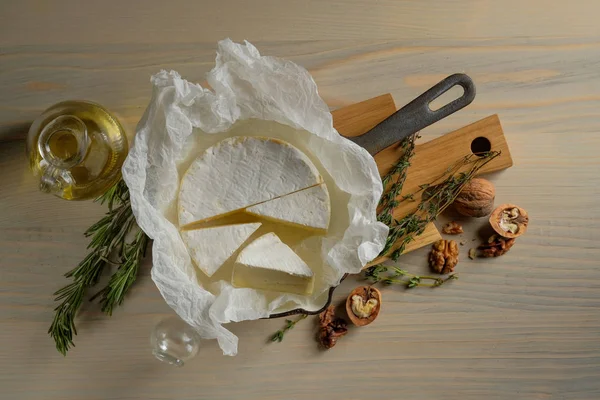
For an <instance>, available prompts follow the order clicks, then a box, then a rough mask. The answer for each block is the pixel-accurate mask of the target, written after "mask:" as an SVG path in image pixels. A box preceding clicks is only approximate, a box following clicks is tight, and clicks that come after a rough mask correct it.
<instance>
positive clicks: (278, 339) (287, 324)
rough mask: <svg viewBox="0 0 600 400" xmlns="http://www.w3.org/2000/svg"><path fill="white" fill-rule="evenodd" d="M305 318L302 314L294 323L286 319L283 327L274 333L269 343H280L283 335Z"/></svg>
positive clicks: (305, 315)
mask: <svg viewBox="0 0 600 400" xmlns="http://www.w3.org/2000/svg"><path fill="white" fill-rule="evenodd" d="M306 317H308V315H307V314H302V315H301V316H300V318H298V319H297V320H295V321H292V320H291V319H286V320H285V326H284V327H283V329H280V330H278V331H277V332H275V334H274V335H273V336H272V337H271V342H281V341H282V340H283V336H284V335H285V333H286V332H287V331H289V330H290V329H292V328H293V327H294V326H295V325H296V324H297V323H298V322H300V321H302V320H303V319H304V318H306Z"/></svg>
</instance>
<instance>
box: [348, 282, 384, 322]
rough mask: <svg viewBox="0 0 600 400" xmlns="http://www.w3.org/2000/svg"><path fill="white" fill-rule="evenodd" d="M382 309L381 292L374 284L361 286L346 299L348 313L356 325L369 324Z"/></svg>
mask: <svg viewBox="0 0 600 400" xmlns="http://www.w3.org/2000/svg"><path fill="white" fill-rule="evenodd" d="M380 309H381V292H379V290H377V289H375V288H374V287H372V286H359V287H357V288H356V289H354V290H353V291H352V293H350V295H349V296H348V298H347V299H346V313H348V317H349V318H350V321H352V323H353V324H354V325H356V326H365V325H369V324H370V323H371V322H373V321H374V320H375V318H377V316H378V315H379V310H380Z"/></svg>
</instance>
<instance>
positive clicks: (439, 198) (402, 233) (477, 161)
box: [379, 151, 500, 261]
mask: <svg viewBox="0 0 600 400" xmlns="http://www.w3.org/2000/svg"><path fill="white" fill-rule="evenodd" d="M499 155H500V152H499V151H490V152H487V153H482V154H477V155H475V154H469V155H466V156H464V157H463V158H461V159H460V160H458V161H457V162H455V163H454V164H452V165H451V166H449V167H448V168H447V169H446V171H445V172H444V173H443V174H442V175H441V176H440V177H439V178H437V179H436V180H434V181H433V182H431V183H426V184H422V185H420V187H419V189H418V190H417V191H416V192H414V193H410V194H407V195H404V196H403V197H402V198H400V199H399V200H397V202H398V204H399V203H401V202H402V201H406V200H407V199H414V197H415V196H416V194H418V193H420V192H423V195H422V197H421V201H420V202H419V205H418V206H417V208H416V210H415V211H413V212H412V213H410V214H408V215H406V216H404V217H403V218H401V219H399V220H396V219H393V218H392V219H391V223H389V224H387V225H388V226H389V227H390V232H389V234H388V237H387V240H386V243H385V246H384V248H383V250H382V251H381V253H380V254H379V256H385V255H388V254H389V253H390V251H391V254H390V258H391V259H392V260H394V261H395V260H397V259H398V257H399V256H400V255H401V254H402V253H403V252H404V250H405V249H406V245H408V244H409V243H410V242H412V241H413V240H415V238H416V237H417V236H419V235H420V234H422V233H423V232H424V231H425V228H426V227H427V225H428V224H429V223H431V222H433V221H434V220H435V219H436V218H437V217H438V215H439V214H440V213H441V212H442V211H444V210H445V209H446V208H447V207H448V206H449V205H450V204H452V202H453V201H454V199H455V198H456V196H458V194H459V193H460V191H461V190H462V188H463V187H464V185H465V184H467V183H468V182H469V181H470V180H471V179H472V178H473V177H474V176H475V175H476V174H477V172H478V171H479V170H480V169H481V168H482V167H483V166H485V165H486V164H487V163H489V162H490V161H491V160H493V159H494V158H496V157H497V156H499ZM465 167H469V169H468V170H467V171H466V172H460V171H462V170H463V169H464V168H465ZM381 212H384V211H381ZM382 219H387V217H384V218H382ZM382 219H380V220H382ZM393 247H396V249H394V250H393V251H392V249H393Z"/></svg>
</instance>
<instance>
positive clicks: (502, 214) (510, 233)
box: [490, 204, 529, 238]
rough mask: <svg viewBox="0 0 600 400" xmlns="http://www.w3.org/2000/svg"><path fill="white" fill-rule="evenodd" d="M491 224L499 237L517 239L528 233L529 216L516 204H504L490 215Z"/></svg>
mask: <svg viewBox="0 0 600 400" xmlns="http://www.w3.org/2000/svg"><path fill="white" fill-rule="evenodd" d="M490 224H491V225H492V228H494V230H495V231H496V232H497V233H498V235H500V236H503V237H507V238H516V237H519V236H521V235H522V234H524V233H525V232H526V231H527V225H528V224H529V216H528V215H527V211H525V210H524V209H522V208H521V207H519V206H515V205H514V204H502V205H501V206H498V207H497V208H496V209H495V210H494V212H493V213H492V215H490Z"/></svg>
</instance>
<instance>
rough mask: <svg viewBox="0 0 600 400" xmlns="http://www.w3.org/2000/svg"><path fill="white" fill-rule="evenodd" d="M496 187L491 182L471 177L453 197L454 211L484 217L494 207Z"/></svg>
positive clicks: (467, 215)
mask: <svg viewBox="0 0 600 400" xmlns="http://www.w3.org/2000/svg"><path fill="white" fill-rule="evenodd" d="M495 197H496V189H494V185H493V184H492V182H490V181H488V180H486V179H482V178H473V179H471V181H469V182H468V183H467V184H465V186H463V188H462V190H461V191H460V193H459V194H458V196H456V199H454V203H452V204H454V208H455V209H456V211H457V212H458V213H459V214H461V215H464V216H466V217H477V218H480V217H485V216H486V215H489V214H490V213H491V212H492V210H493V209H494V198H495Z"/></svg>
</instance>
